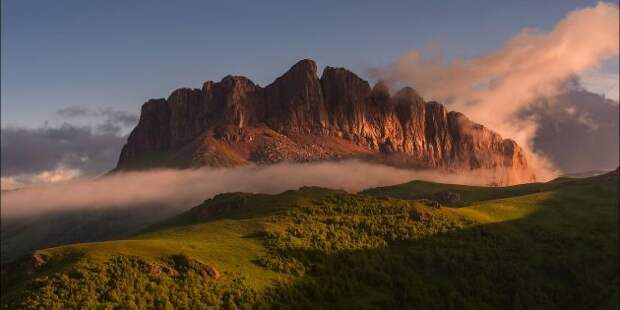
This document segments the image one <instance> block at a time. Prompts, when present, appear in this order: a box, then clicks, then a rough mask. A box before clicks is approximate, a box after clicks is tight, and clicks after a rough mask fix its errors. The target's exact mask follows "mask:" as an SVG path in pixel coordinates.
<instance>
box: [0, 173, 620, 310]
mask: <svg viewBox="0 0 620 310" xmlns="http://www.w3.org/2000/svg"><path fill="white" fill-rule="evenodd" d="M618 182H619V179H618V170H616V171H613V172H610V173H606V174H602V175H598V176H594V177H588V178H582V179H575V178H569V177H563V178H558V179H555V180H553V181H550V182H547V183H529V184H522V185H515V186H509V187H478V186H464V185H454V184H441V183H432V182H423V181H413V182H409V183H405V184H401V185H395V186H388V187H380V188H373V189H368V190H365V191H362V192H360V193H359V194H351V193H347V192H344V191H340V190H331V189H327V188H320V187H303V188H300V189H299V190H290V191H286V192H283V193H280V194H275V195H269V194H251V193H227V194H220V195H217V196H215V197H214V198H212V199H209V200H207V201H205V202H204V203H202V204H200V205H198V206H196V207H194V208H192V209H191V210H189V211H187V212H184V213H182V214H180V215H177V216H174V217H172V218H170V219H167V220H164V221H162V222H160V223H158V224H155V225H152V226H150V227H149V228H147V229H144V230H142V231H141V232H138V233H135V234H133V235H132V236H131V237H129V238H125V239H123V240H111V241H105V242H96V243H83V244H74V245H67V246H61V247H55V248H49V249H43V250H38V251H35V252H34V253H33V254H31V255H28V256H25V257H23V258H21V259H19V260H16V261H14V262H12V263H10V264H4V265H3V266H2V307H3V308H7V309H14V308H20V309H40V308H44V309H56V308H58V309H67V308H71V309H73V308H76V309H77V308H80V309H85V308H123V309H144V308H159V309H166V308H170V309H197V308H201V309H202V308H225V309H237V308H245V307H250V308H252V307H254V308H274V307H275V308H306V307H309V308H312V307H320V308H359V307H362V308H363V307H372V308H385V309H394V308H425V309H445V308H458V309H474V308H476V309H480V308H495V309H497V308H523V309H531V308H539V307H543V308H546V309H565V308H572V309H592V308H601V309H614V308H617V306H618V303H617V302H618V286H617V283H618V280H619V279H618V273H617V270H618V267H619V266H618V258H619V257H618V243H617V240H618V223H619V218H618V216H619V215H618V204H619V201H618V197H619V192H618V190H619V187H618Z"/></svg>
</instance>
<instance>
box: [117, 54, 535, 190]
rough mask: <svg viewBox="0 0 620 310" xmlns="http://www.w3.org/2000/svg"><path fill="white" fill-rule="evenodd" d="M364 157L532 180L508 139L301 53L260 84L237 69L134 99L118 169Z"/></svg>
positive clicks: (520, 152)
mask: <svg viewBox="0 0 620 310" xmlns="http://www.w3.org/2000/svg"><path fill="white" fill-rule="evenodd" d="M346 157H362V158H369V159H373V160H379V161H382V162H386V161H387V162H389V163H392V164H399V165H406V166H409V167H416V168H446V169H456V170H458V169H478V168H484V169H498V170H502V171H504V170H506V171H508V173H503V174H501V177H502V178H504V179H505V178H508V179H507V180H499V181H501V182H503V183H510V182H523V181H531V180H532V179H533V177H534V176H533V174H532V173H531V171H530V169H529V168H528V164H527V161H526V158H525V155H524V152H523V150H522V149H521V148H520V147H519V146H518V145H517V144H516V143H515V142H514V141H513V140H509V139H503V138H502V137H501V136H499V135H498V134H496V133H494V132H493V131H491V130H489V129H487V128H485V127H483V126H481V125H479V124H476V123H474V122H472V121H470V120H469V119H468V118H467V117H466V116H465V115H463V114H461V113H457V112H448V111H447V109H446V108H445V107H444V106H443V105H441V104H439V103H436V102H425V101H424V100H423V99H422V98H421V97H420V96H419V95H418V94H417V93H416V92H415V91H414V90H413V89H411V88H409V87H405V88H403V89H401V90H399V91H398V92H396V93H395V94H394V95H390V93H389V91H388V89H387V87H386V86H385V85H384V84H383V83H378V84H377V85H375V86H374V87H373V88H371V87H370V85H369V84H368V82H367V81H364V80H363V79H361V78H359V77H358V76H357V75H355V74H354V73H352V72H350V71H348V70H346V69H342V68H332V67H326V68H325V70H323V74H322V75H321V77H320V78H319V77H318V76H317V66H316V64H315V63H314V62H313V61H312V60H302V61H300V62H298V63H297V64H295V65H294V66H293V67H291V68H290V70H288V72H286V73H285V74H284V75H282V76H281V77H279V78H277V79H276V80H275V81H274V82H273V83H271V84H269V85H267V86H266V87H264V88H263V87H260V86H258V85H256V84H254V83H253V82H252V81H250V80H249V79H247V78H245V77H242V76H230V75H229V76H226V77H225V78H224V79H222V80H221V81H220V82H212V81H208V82H205V83H204V85H203V86H202V88H201V89H188V88H181V89H177V90H175V91H174V92H172V94H170V96H169V97H168V98H167V99H163V98H162V99H152V100H149V101H147V102H146V103H145V104H144V105H143V106H142V111H141V115H140V122H139V123H138V125H137V126H136V128H135V129H134V130H133V131H132V132H131V134H130V135H129V138H128V140H127V144H126V145H125V146H124V147H123V150H122V152H121V155H120V158H119V162H118V166H117V169H120V170H126V169H140V168H149V167H158V166H174V167H192V166H201V165H211V166H235V165H242V164H247V163H258V164H265V163H274V162H280V161H302V162H305V161H316V160H328V159H338V158H346Z"/></svg>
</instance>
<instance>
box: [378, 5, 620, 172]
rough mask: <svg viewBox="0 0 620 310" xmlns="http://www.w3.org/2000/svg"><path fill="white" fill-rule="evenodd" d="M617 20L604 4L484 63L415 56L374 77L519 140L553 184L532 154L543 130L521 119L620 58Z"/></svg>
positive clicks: (544, 164) (531, 34) (521, 37)
mask: <svg viewBox="0 0 620 310" xmlns="http://www.w3.org/2000/svg"><path fill="white" fill-rule="evenodd" d="M618 15H619V12H618V7H617V6H615V5H613V4H607V3H603V2H600V3H598V4H597V5H596V6H594V7H587V8H583V9H578V10H575V11H573V12H571V13H570V14H568V15H567V16H566V17H565V18H564V19H562V20H561V21H559V22H558V23H557V24H556V25H555V27H554V28H553V29H552V30H551V31H549V32H542V31H538V30H535V29H525V30H523V31H522V32H521V33H519V34H518V35H516V36H515V37H513V38H512V39H510V40H509V41H508V42H506V44H504V46H502V47H501V48H500V49H498V50H495V51H492V52H490V53H488V54H486V55H482V56H480V57H475V58H469V59H453V60H449V61H446V60H444V59H443V58H442V57H441V55H440V54H435V55H431V57H427V56H426V55H424V54H423V53H422V51H421V50H414V51H411V52H409V53H407V54H406V55H404V56H403V57H401V58H400V59H399V60H398V61H396V62H395V63H394V64H393V65H390V66H388V67H385V68H379V69H377V70H375V74H377V77H379V78H383V79H385V80H387V81H388V82H392V83H395V84H398V83H401V84H402V83H404V84H411V85H413V86H414V87H415V88H416V89H418V91H420V92H421V93H422V95H423V96H424V97H426V98H431V99H434V100H439V101H442V102H445V103H449V104H450V108H451V109H454V110H457V111H461V112H463V113H465V114H467V115H468V116H469V117H470V118H471V119H473V120H475V121H478V122H481V123H483V124H484V125H487V126H488V127H490V128H492V129H494V130H496V131H498V132H499V133H500V134H502V135H503V136H504V137H510V138H513V139H515V140H516V141H517V142H518V143H519V144H521V145H522V146H524V147H526V148H527V150H528V153H529V154H530V162H531V163H532V164H533V165H534V166H535V167H536V168H538V169H537V170H538V172H539V175H540V174H541V173H542V172H543V171H547V172H548V173H547V175H549V176H550V175H553V174H555V173H556V172H555V170H554V169H553V167H551V166H550V165H549V162H548V161H547V160H545V158H544V157H542V156H540V154H537V153H536V152H535V149H534V148H533V139H534V137H535V136H536V130H537V128H538V124H537V123H536V122H535V119H532V118H518V117H516V115H517V114H518V113H519V112H520V111H522V110H523V109H524V108H527V107H528V106H530V105H532V104H535V103H536V100H537V99H538V98H541V97H552V96H555V95H558V94H560V93H562V92H563V91H564V90H565V89H564V88H563V86H564V85H565V81H566V80H567V79H570V78H572V77H573V76H574V75H579V74H581V73H584V72H587V71H589V70H592V69H595V68H597V67H598V66H599V65H600V64H601V63H602V62H603V61H604V60H606V59H611V58H613V57H617V56H618V51H619V47H618V45H619V39H618V37H619V30H618V28H619V22H618V20H619V18H618Z"/></svg>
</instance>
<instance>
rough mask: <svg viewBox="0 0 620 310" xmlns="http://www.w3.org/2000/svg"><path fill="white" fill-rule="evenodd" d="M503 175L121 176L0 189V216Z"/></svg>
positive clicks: (271, 171)
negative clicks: (239, 193)
mask: <svg viewBox="0 0 620 310" xmlns="http://www.w3.org/2000/svg"><path fill="white" fill-rule="evenodd" d="M506 175H510V174H508V173H507V172H506V173H505V174H504V173H502V172H501V171H488V170H475V171H468V172H459V173H448V172H438V171H420V170H409V169H399V168H394V167H390V166H385V165H379V164H372V163H367V162H362V161H359V160H346V161H339V162H322V163H281V164H276V165H270V166H244V167H238V168H201V169H195V170H151V171H145V172H124V173H116V174H112V175H107V176H104V177H99V178H94V179H78V180H72V181H67V182H61V183H55V184H49V185H36V186H32V187H28V188H22V189H19V190H13V191H5V192H3V194H2V198H1V203H2V208H1V216H2V217H3V218H4V219H7V218H17V217H25V216H31V215H37V214H45V213H51V212H60V211H73V210H80V209H96V208H126V207H131V206H138V205H139V206H145V205H147V206H148V205H149V204H154V205H162V204H166V205H169V206H170V207H175V208H179V209H180V210H181V209H188V208H190V207H192V206H194V205H197V204H199V203H200V202H202V201H204V200H205V199H208V198H211V197H213V196H214V195H216V194H218V193H224V192H237V191H243V192H254V193H279V192H282V191H285V190H290V189H297V188H299V187H302V186H322V187H327V188H333V189H342V190H346V191H349V192H357V191H360V190H362V189H365V188H369V187H377V186H386V185H393V184H398V183H404V182H408V181H411V180H414V179H418V180H428V181H436V182H442V183H457V184H470V185H488V184H491V183H495V182H497V180H498V179H503V178H504V177H505V176H506ZM512 183H514V181H513V182H512Z"/></svg>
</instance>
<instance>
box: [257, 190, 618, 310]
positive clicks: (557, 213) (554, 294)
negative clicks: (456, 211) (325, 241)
mask: <svg viewBox="0 0 620 310" xmlns="http://www.w3.org/2000/svg"><path fill="white" fill-rule="evenodd" d="M615 183H616V184H617V182H615ZM614 186H615V185H614ZM579 190H582V191H590V190H592V191H593V192H591V193H589V195H588V196H586V197H587V199H583V198H580V199H577V198H578V197H583V196H580V195H581V194H583V193H579ZM579 190H575V188H572V187H567V188H565V189H563V190H560V191H558V192H556V193H555V194H554V195H551V196H550V197H549V198H548V200H546V201H544V202H543V203H542V204H543V206H544V207H543V208H542V209H541V210H540V211H539V212H537V213H534V214H532V215H530V216H528V217H526V218H523V219H519V220H513V221H507V222H500V223H494V224H487V225H477V226H472V227H469V228H466V229H463V230H457V231H452V232H449V233H444V234H439V235H434V236H432V237H428V238H424V239H420V240H416V241H395V242H391V243H390V244H389V246H388V247H387V248H383V249H371V250H344V251H334V252H332V253H330V254H325V252H320V251H304V250H289V251H287V252H285V253H284V255H285V256H286V257H289V258H295V259H296V260H298V261H300V262H302V263H303V265H304V266H305V267H306V272H305V275H304V276H302V277H301V278H300V279H299V280H297V281H295V282H294V283H292V284H289V285H281V286H277V288H275V289H272V290H271V291H269V292H268V293H267V294H266V296H267V298H268V299H269V300H268V302H269V303H273V304H275V305H278V306H280V307H282V308H287V307H290V306H291V305H294V307H295V308H336V309H349V308H356V309H357V308H384V309H412V308H415V309H592V308H610V309H616V308H617V307H618V281H619V276H618V274H619V273H618V272H619V266H618V258H619V255H618V251H619V247H618V198H617V197H618V189H617V186H616V189H601V188H598V189H595V188H592V189H588V188H586V189H579ZM601 195H603V196H601ZM609 195H611V196H609ZM605 197H607V199H605ZM609 197H615V198H612V199H609Z"/></svg>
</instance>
